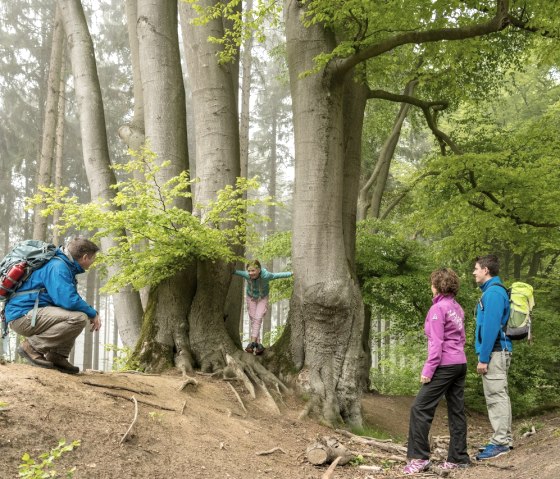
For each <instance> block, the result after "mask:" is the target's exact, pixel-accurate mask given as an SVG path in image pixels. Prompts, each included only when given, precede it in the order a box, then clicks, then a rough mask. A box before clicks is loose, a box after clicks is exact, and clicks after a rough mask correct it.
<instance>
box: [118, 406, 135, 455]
mask: <svg viewBox="0 0 560 479" xmlns="http://www.w3.org/2000/svg"><path fill="white" fill-rule="evenodd" d="M130 399H131V400H132V401H134V419H132V422H131V423H130V426H128V429H127V430H126V432H125V433H124V436H123V437H122V438H121V442H119V444H120V445H121V446H122V443H123V442H124V441H126V438H127V437H128V435H129V434H130V431H132V427H133V426H134V424H136V420H137V419H138V401H137V400H136V398H135V397H134V396H132V397H131V398H130Z"/></svg>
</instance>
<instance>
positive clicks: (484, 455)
mask: <svg viewBox="0 0 560 479" xmlns="http://www.w3.org/2000/svg"><path fill="white" fill-rule="evenodd" d="M509 451H510V448H509V446H497V445H496V444H488V445H487V446H486V447H485V448H484V451H482V452H479V453H478V454H477V455H476V456H475V459H476V460H477V461H484V460H486V459H493V458H494V457H498V456H501V455H502V454H507V453H508V452H509Z"/></svg>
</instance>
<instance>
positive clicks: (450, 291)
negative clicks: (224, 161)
mask: <svg viewBox="0 0 560 479" xmlns="http://www.w3.org/2000/svg"><path fill="white" fill-rule="evenodd" d="M430 281H431V282H432V285H433V287H434V288H436V291H437V292H438V293H439V294H443V295H444V296H449V295H453V296H457V293H458V292H459V276H457V273H455V271H453V270H452V269H451V268H440V269H436V270H435V271H434V272H432V274H431V275H430Z"/></svg>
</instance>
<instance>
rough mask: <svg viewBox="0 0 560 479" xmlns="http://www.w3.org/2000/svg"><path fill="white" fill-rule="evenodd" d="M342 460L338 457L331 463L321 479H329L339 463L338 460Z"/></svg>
mask: <svg viewBox="0 0 560 479" xmlns="http://www.w3.org/2000/svg"><path fill="white" fill-rule="evenodd" d="M341 459H342V457H340V456H338V457H337V458H336V459H335V460H334V461H333V462H332V464H331V465H330V466H329V468H328V469H327V470H326V471H325V473H324V474H323V475H322V476H321V479H331V477H332V475H333V473H334V470H335V468H336V466H337V464H338V463H339V462H340V460H341Z"/></svg>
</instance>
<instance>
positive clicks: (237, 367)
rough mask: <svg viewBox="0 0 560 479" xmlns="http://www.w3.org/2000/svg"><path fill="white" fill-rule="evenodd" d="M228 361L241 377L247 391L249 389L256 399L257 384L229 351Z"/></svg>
mask: <svg viewBox="0 0 560 479" xmlns="http://www.w3.org/2000/svg"><path fill="white" fill-rule="evenodd" d="M226 363H227V365H228V366H229V367H230V368H231V369H232V370H233V371H234V372H235V375H236V376H237V377H238V378H239V379H241V381H243V384H244V385H245V387H246V388H247V391H249V394H250V395H251V397H252V398H253V399H256V397H257V395H256V393H255V386H253V383H252V382H251V380H250V379H249V378H248V376H247V374H245V371H244V370H243V367H242V366H241V365H240V364H239V363H238V362H237V360H236V359H235V358H234V357H233V356H230V355H229V354H227V353H226Z"/></svg>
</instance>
